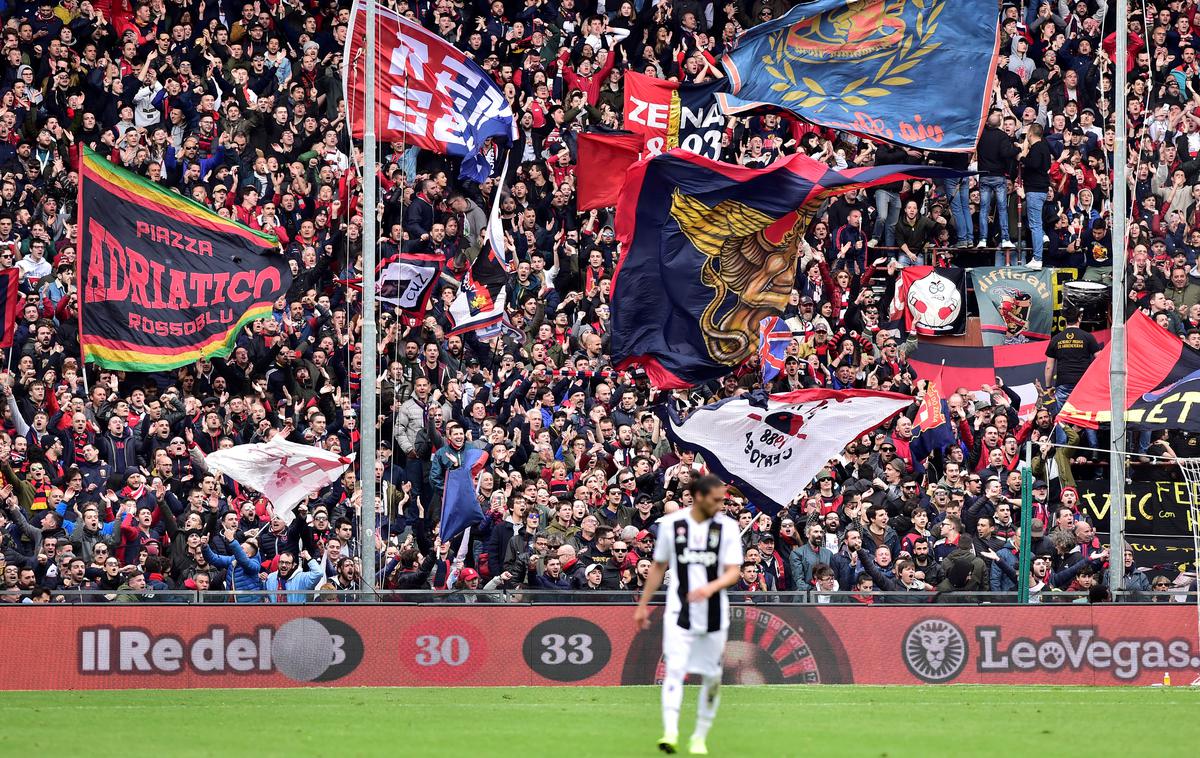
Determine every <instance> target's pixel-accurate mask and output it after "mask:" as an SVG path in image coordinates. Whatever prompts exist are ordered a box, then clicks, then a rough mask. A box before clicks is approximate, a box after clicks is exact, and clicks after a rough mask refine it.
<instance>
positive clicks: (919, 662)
mask: <svg viewBox="0 0 1200 758" xmlns="http://www.w3.org/2000/svg"><path fill="white" fill-rule="evenodd" d="M901 651H902V653H903V654H904V665H906V666H908V670H909V671H911V672H912V675H913V676H915V677H917V678H918V679H920V680H921V681H923V682H930V683H931V684H936V683H938V682H945V681H948V680H950V679H953V678H954V677H956V676H958V675H959V674H960V673H962V670H963V667H964V666H966V664H967V638H966V637H964V636H963V633H962V631H961V630H960V629H959V628H958V627H957V626H955V625H954V624H951V623H950V622H949V621H945V620H943V619H938V618H931V619H924V620H923V621H918V622H917V623H916V624H913V626H912V627H911V628H910V629H909V630H908V632H907V633H905V635H904V642H903V643H902V645H901Z"/></svg>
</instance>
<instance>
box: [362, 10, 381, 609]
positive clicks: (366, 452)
mask: <svg viewBox="0 0 1200 758" xmlns="http://www.w3.org/2000/svg"><path fill="white" fill-rule="evenodd" d="M375 3H376V0H366V2H365V3H364V6H365V10H366V14H367V35H366V58H367V60H366V65H365V67H364V68H365V71H366V77H365V81H364V85H365V87H364V88H365V90H366V93H365V98H364V100H363V184H362V187H363V233H362V238H363V245H362V259H363V288H362V293H363V303H362V304H363V313H362V319H363V321H362V341H363V345H362V375H361V380H360V383H359V388H360V392H361V397H360V400H359V433H360V434H361V436H362V455H360V456H359V458H358V463H359V469H358V480H359V486H360V487H362V504H361V506H360V507H359V513H358V535H359V554H360V557H361V560H362V582H363V584H364V586H365V587H369V588H372V589H373V588H374V587H375V450H376V447H375V446H376V440H375V423H376V418H377V417H378V415H379V413H378V411H377V409H376V402H377V396H376V386H375V385H376V381H377V380H378V378H379V377H378V373H377V371H376V369H377V368H378V366H379V357H378V355H377V353H378V351H379V344H378V341H377V337H376V327H375V259H376V250H375V241H376V235H375V231H376V215H377V214H376V205H377V198H376V191H375V181H376V176H375V173H376V172H375V165H376V157H375V152H376V144H375V115H376V114H375V65H376V57H375V27H376V17H377V14H376V5H375Z"/></svg>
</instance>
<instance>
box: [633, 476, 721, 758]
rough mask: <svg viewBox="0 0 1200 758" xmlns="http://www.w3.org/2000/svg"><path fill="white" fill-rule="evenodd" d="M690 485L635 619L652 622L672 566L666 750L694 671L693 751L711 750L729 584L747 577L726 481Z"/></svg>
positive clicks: (666, 639)
mask: <svg viewBox="0 0 1200 758" xmlns="http://www.w3.org/2000/svg"><path fill="white" fill-rule="evenodd" d="M688 489H689V490H690V491H691V493H692V502H693V505H692V507H691V508H688V509H687V510H681V511H676V512H675V513H672V514H671V515H669V516H663V517H662V518H661V519H659V520H658V539H657V541H656V544H655V547H654V565H653V566H651V567H650V574H649V575H648V576H647V577H646V586H645V589H644V591H643V592H642V599H641V602H639V603H638V607H637V610H636V611H635V612H634V614H633V620H634V623H636V624H637V625H638V627H639V628H641V629H647V628H649V626H650V609H649V603H650V598H651V596H652V595H653V594H654V593H655V592H656V591H657V590H658V588H659V587H660V586H661V585H662V580H663V574H665V573H666V572H667V569H668V568H669V569H670V581H669V583H668V587H667V608H666V612H665V614H664V615H663V658H664V659H665V660H666V664H667V669H666V676H665V677H664V678H663V686H662V717H663V736H662V739H660V740H659V741H658V749H659V750H661V751H663V752H664V753H674V752H675V751H676V750H678V741H679V708H680V706H681V705H682V704H683V680H684V678H685V677H686V676H687V675H688V674H689V673H693V674H699V675H700V677H701V678H700V702H699V704H698V705H697V707H696V730H695V731H694V732H693V733H692V739H691V742H690V744H689V745H688V752H689V753H692V754H693V755H707V754H708V747H707V746H706V745H705V744H704V741H705V739H706V738H707V737H708V730H709V727H711V726H712V722H713V719H714V718H715V717H716V715H717V706H718V705H720V702H721V696H720V691H719V688H720V684H721V656H722V654H723V653H724V651H725V639H726V637H728V635H729V598H728V597H726V595H725V589H726V588H727V587H732V586H733V585H734V584H736V583H737V581H738V579H739V578H740V577H741V568H742V541H741V538H740V536H739V535H738V529H737V523H736V522H735V521H733V520H732V519H730V518H727V517H726V516H725V514H724V513H722V512H721V511H722V510H723V509H724V505H725V485H724V484H723V483H722V482H721V480H720V479H718V478H717V477H715V476H711V475H706V476H701V477H698V478H696V479H694V480H693V481H692V482H691V484H690V485H689V487H688Z"/></svg>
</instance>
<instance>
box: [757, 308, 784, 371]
mask: <svg viewBox="0 0 1200 758" xmlns="http://www.w3.org/2000/svg"><path fill="white" fill-rule="evenodd" d="M791 342H792V330H791V329H790V328H788V325H787V324H786V323H785V322H784V320H783V319H781V318H779V317H778V316H771V317H770V318H764V319H763V320H762V323H761V325H760V327H759V348H758V357H759V362H760V363H761V364H762V378H763V383H764V384H765V383H767V382H769V381H771V380H772V379H774V378H775V377H777V376H779V375H780V374H781V373H782V372H783V367H784V361H785V360H787V346H788V345H790V344H791Z"/></svg>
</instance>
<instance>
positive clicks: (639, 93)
mask: <svg viewBox="0 0 1200 758" xmlns="http://www.w3.org/2000/svg"><path fill="white" fill-rule="evenodd" d="M728 91H729V83H728V80H726V79H714V80H713V81H709V82H704V83H702V84H690V83H686V82H685V83H680V82H670V81H666V80H664V79H655V78H653V77H650V76H646V75H644V74H639V73H637V72H635V71H630V72H629V73H627V74H626V75H625V116H624V118H625V121H624V123H625V128H626V129H628V130H629V131H631V132H636V133H637V134H640V135H642V136H643V137H644V138H645V140H646V148H645V151H644V152H643V154H642V157H643V158H644V157H648V156H649V157H653V156H655V155H658V154H659V153H665V152H666V151H667V150H670V149H671V148H675V147H680V148H683V149H684V150H687V151H688V152H689V153H695V154H696V155H703V156H704V157H705V158H711V159H713V160H720V158H721V138H722V136H723V135H724V133H725V115H724V114H723V113H722V112H721V106H720V104H719V103H718V102H717V93H718V92H728Z"/></svg>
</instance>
